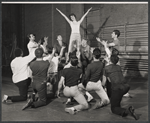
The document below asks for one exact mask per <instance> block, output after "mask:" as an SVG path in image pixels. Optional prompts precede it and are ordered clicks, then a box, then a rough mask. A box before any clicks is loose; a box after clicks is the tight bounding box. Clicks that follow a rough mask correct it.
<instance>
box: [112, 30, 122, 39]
mask: <svg viewBox="0 0 150 123" xmlns="http://www.w3.org/2000/svg"><path fill="white" fill-rule="evenodd" d="M111 36H112V38H118V37H119V36H120V31H119V30H114V31H113V32H112V34H111Z"/></svg>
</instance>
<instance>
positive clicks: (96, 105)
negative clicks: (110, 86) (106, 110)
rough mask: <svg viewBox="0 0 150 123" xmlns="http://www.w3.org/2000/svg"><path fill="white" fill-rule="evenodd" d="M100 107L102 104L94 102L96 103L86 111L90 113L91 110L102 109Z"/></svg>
mask: <svg viewBox="0 0 150 123" xmlns="http://www.w3.org/2000/svg"><path fill="white" fill-rule="evenodd" d="M102 106H103V104H102V102H100V101H96V103H95V104H94V105H93V106H92V107H91V108H90V109H89V110H88V111H91V110H94V109H97V108H100V107H102Z"/></svg>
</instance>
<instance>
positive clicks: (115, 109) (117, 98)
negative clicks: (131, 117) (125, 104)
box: [110, 84, 130, 116]
mask: <svg viewBox="0 0 150 123" xmlns="http://www.w3.org/2000/svg"><path fill="white" fill-rule="evenodd" d="M129 89H130V87H129V85H127V84H125V85H124V86H122V87H121V88H119V89H116V90H113V89H112V93H111V99H110V103H111V111H112V113H114V114H117V115H121V116H123V114H124V112H125V111H126V109H125V108H121V104H120V103H121V100H122V97H123V95H124V94H125V93H127V92H128V91H129Z"/></svg>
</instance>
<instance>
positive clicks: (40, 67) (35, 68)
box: [30, 60, 50, 81]
mask: <svg viewBox="0 0 150 123" xmlns="http://www.w3.org/2000/svg"><path fill="white" fill-rule="evenodd" d="M49 65H50V64H49V61H43V60H41V61H33V62H32V63H31V64H30V68H31V70H32V75H33V81H34V80H36V81H43V80H45V79H46V78H47V71H48V67H49Z"/></svg>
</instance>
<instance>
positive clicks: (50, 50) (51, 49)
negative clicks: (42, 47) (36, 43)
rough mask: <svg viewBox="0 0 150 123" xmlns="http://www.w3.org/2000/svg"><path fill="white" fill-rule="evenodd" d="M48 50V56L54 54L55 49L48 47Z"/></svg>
mask: <svg viewBox="0 0 150 123" xmlns="http://www.w3.org/2000/svg"><path fill="white" fill-rule="evenodd" d="M46 49H47V52H48V54H52V52H53V47H50V46H48V45H47V46H46Z"/></svg>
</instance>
